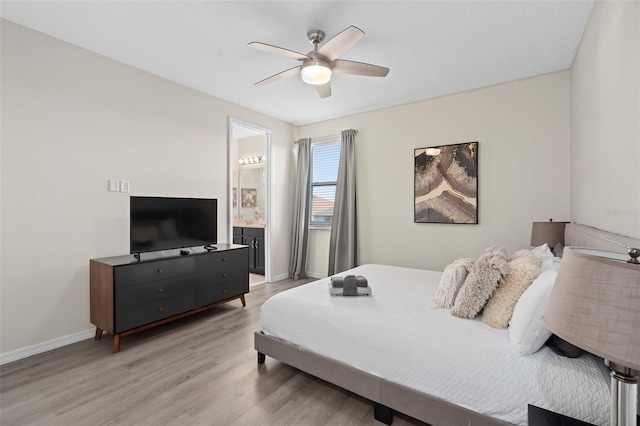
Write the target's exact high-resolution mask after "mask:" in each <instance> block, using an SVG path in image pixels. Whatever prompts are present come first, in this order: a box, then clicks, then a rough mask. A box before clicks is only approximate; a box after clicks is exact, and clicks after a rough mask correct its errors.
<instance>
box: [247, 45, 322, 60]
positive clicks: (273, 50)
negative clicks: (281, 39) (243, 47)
mask: <svg viewBox="0 0 640 426" xmlns="http://www.w3.org/2000/svg"><path fill="white" fill-rule="evenodd" d="M248 46H250V47H253V48H255V49H260V50H264V51H267V52H271V53H277V54H279V55H284V56H287V57H289V58H292V59H297V60H298V61H304V60H305V59H311V58H309V57H308V56H307V55H305V54H303V53H299V52H295V51H293V50H289V49H285V48H284V47H278V46H272V45H270V44H266V43H260V42H259V41H252V42H251V43H249V44H248Z"/></svg>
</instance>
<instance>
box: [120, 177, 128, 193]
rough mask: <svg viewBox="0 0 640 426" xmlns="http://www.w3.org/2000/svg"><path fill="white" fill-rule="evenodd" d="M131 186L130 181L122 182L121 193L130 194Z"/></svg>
mask: <svg viewBox="0 0 640 426" xmlns="http://www.w3.org/2000/svg"><path fill="white" fill-rule="evenodd" d="M129 189H130V185H129V181H128V180H121V181H120V192H129Z"/></svg>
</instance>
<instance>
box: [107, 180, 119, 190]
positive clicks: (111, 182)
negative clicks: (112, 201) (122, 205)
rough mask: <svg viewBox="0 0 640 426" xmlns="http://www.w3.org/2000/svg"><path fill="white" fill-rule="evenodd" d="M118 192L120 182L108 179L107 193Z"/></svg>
mask: <svg viewBox="0 0 640 426" xmlns="http://www.w3.org/2000/svg"><path fill="white" fill-rule="evenodd" d="M119 190H120V181H118V180H115V179H109V191H111V192H118V191H119Z"/></svg>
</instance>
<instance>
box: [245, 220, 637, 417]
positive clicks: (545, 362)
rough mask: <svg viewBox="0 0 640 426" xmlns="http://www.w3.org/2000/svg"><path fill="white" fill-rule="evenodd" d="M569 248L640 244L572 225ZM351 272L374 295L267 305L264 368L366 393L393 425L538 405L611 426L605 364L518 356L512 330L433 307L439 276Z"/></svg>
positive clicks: (388, 269) (306, 289)
mask: <svg viewBox="0 0 640 426" xmlns="http://www.w3.org/2000/svg"><path fill="white" fill-rule="evenodd" d="M566 241H567V244H568V245H581V246H590V247H595V248H600V249H604V250H611V251H617V252H620V251H621V250H622V248H621V247H619V246H617V245H616V244H615V243H612V242H622V243H623V244H627V245H632V244H634V243H635V244H638V242H639V241H638V240H630V239H624V237H621V236H618V235H615V234H609V233H604V232H602V231H599V230H596V229H595V228H589V227H585V226H581V225H574V224H569V225H568V226H567V230H566ZM622 251H623V250H622ZM346 273H352V274H360V275H363V276H365V277H367V279H368V280H369V285H370V287H371V288H372V291H373V295H372V297H330V296H329V294H328V286H329V285H330V279H329V278H326V279H322V280H318V281H315V282H313V283H309V284H306V285H304V286H299V287H296V288H293V289H290V290H287V291H285V292H282V293H279V294H277V295H275V296H273V297H272V298H270V299H269V300H267V301H266V302H265V303H264V305H263V306H262V308H261V325H262V330H260V331H258V332H256V333H255V348H256V350H257V351H258V362H259V363H262V362H264V361H265V356H266V355H268V356H270V357H273V358H275V359H277V360H280V361H281V362H284V363H285V364H288V365H291V366H293V367H295V368H298V369H300V370H302V371H305V372H307V373H309V374H312V375H314V376H317V377H319V378H321V379H324V380H326V381H328V382H330V383H334V384H336V385H338V386H340V387H342V388H344V389H347V390H349V391H351V392H354V393H356V394H358V395H361V396H363V397H365V398H367V399H369V400H371V401H372V402H373V403H374V413H375V417H376V419H378V420H380V421H382V422H384V423H387V424H391V421H392V410H396V411H398V412H401V413H404V414H406V415H409V416H411V417H414V418H416V419H419V420H421V421H424V422H427V423H429V424H431V425H435V426H437V425H462V424H470V425H504V424H517V425H526V424H527V407H528V405H529V404H531V405H534V406H537V407H540V408H543V409H547V410H550V411H554V412H558V413H561V414H565V415H567V416H570V417H573V418H577V419H580V420H583V421H586V422H589V423H593V424H597V425H606V424H608V422H609V385H608V381H607V379H606V377H605V375H604V374H603V369H602V365H601V363H602V361H601V360H599V359H597V358H596V357H593V356H591V355H590V354H586V353H585V354H583V355H581V356H580V357H578V358H575V359H570V358H566V357H561V356H559V355H557V354H555V353H554V352H553V351H551V350H550V349H549V348H546V347H545V348H542V349H541V350H539V351H537V352H536V353H534V354H532V355H526V356H522V355H519V354H518V353H516V352H515V351H514V350H513V349H512V347H511V345H510V341H509V337H508V331H507V330H501V329H494V328H491V327H489V326H487V325H486V324H484V323H483V322H482V321H481V320H480V317H478V318H476V319H474V320H467V319H460V318H455V317H453V316H451V315H450V313H449V310H447V309H437V308H435V307H434V306H433V303H432V300H433V296H434V294H435V292H436V289H437V286H438V282H439V279H440V275H441V272H435V271H425V270H417V269H410V268H400V267H393V266H385V265H363V266H359V267H357V268H355V269H353V270H351V271H349V272H345V273H343V274H346ZM300 324H304V326H300Z"/></svg>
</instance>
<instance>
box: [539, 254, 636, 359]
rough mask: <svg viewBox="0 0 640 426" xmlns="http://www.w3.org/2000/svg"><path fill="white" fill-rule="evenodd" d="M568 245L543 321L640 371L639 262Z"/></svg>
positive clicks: (581, 344) (589, 348) (564, 335)
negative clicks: (636, 263)
mask: <svg viewBox="0 0 640 426" xmlns="http://www.w3.org/2000/svg"><path fill="white" fill-rule="evenodd" d="M623 259H624V255H621V254H618V253H610V252H602V251H598V250H591V249H579V248H567V249H566V250H565V251H564V254H563V257H562V263H561V265H560V271H559V272H558V277H557V278H556V282H555V284H554V286H553V290H552V292H551V297H550V299H549V305H548V306H547V310H546V311H545V313H544V315H543V318H542V321H543V322H544V323H545V324H546V325H547V327H548V328H549V330H551V331H552V332H553V333H555V334H556V335H558V336H559V337H561V338H562V339H564V340H566V341H568V342H569V343H572V344H574V345H576V346H578V347H580V348H582V349H584V350H586V351H588V352H591V353H593V354H595V355H598V356H601V357H603V358H605V359H607V360H609V361H613V362H616V363H618V364H620V365H623V366H625V367H628V368H632V369H634V370H640V265H634V264H631V263H627V262H625V261H624V260H623Z"/></svg>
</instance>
